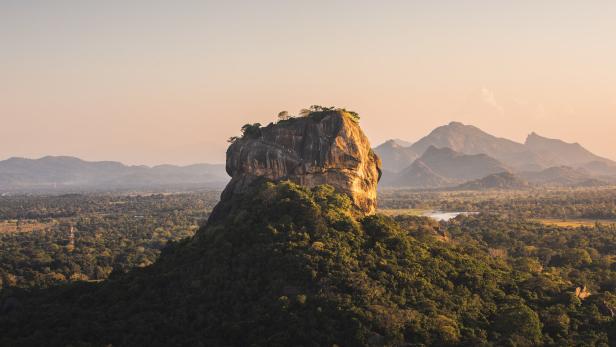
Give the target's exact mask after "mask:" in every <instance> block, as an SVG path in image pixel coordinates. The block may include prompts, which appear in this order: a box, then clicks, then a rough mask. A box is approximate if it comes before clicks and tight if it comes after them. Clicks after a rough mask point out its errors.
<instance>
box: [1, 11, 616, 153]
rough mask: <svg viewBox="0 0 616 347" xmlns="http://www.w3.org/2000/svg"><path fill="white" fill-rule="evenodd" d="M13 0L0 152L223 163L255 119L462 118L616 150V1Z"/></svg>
mask: <svg viewBox="0 0 616 347" xmlns="http://www.w3.org/2000/svg"><path fill="white" fill-rule="evenodd" d="M221 3H222V2H221V1H104V2H87V4H86V2H84V1H77V0H75V1H62V0H59V1H34V0H8V1H2V2H0V43H1V45H0V159H4V158H8V157H11V156H24V157H40V156H43V155H48V154H50V155H74V156H78V157H81V158H84V159H89V160H119V161H122V162H125V163H128V164H158V163H175V164H188V163H194V162H223V161H224V151H225V148H226V142H225V141H226V139H227V138H228V137H230V136H232V135H236V134H238V132H239V128H240V127H241V126H242V125H243V124H244V123H247V122H261V123H263V124H267V123H268V122H270V121H273V120H274V119H275V115H276V114H277V113H278V112H279V111H281V110H288V111H290V112H291V113H294V112H297V111H298V110H299V109H301V108H303V107H307V106H309V105H311V104H321V105H326V106H330V105H336V106H341V107H346V108H349V109H352V110H356V111H358V112H359V113H360V114H361V116H362V120H361V124H362V126H363V128H364V130H365V131H366V133H367V134H368V136H369V137H370V139H371V142H372V144H373V145H377V144H379V143H381V142H383V141H385V140H387V139H389V138H401V139H405V140H417V139H418V138H420V137H421V136H423V135H425V134H427V133H428V132H429V131H430V130H432V129H433V128H434V127H436V126H439V125H443V124H446V123H448V122H450V121H452V120H457V121H462V122H464V123H468V124H473V125H476V126H478V127H480V128H482V129H484V130H486V131H488V132H491V133H493V134H495V135H498V136H503V137H508V138H511V139H513V140H517V141H523V140H524V138H525V136H526V135H527V134H528V133H530V132H531V131H536V132H537V133H539V134H541V135H544V136H548V137H558V138H562V139H563V140H566V141H570V142H580V143H582V144H583V145H584V146H586V147H587V148H589V149H590V150H592V151H594V152H596V153H597V154H600V155H603V156H607V157H610V158H613V159H616V136H615V135H614V134H613V133H614V132H616V63H615V62H616V38H615V35H616V2H614V1H507V2H505V1H424V2H419V1H357V0H356V1H301V2H300V1H258V2H257V1H225V4H221Z"/></svg>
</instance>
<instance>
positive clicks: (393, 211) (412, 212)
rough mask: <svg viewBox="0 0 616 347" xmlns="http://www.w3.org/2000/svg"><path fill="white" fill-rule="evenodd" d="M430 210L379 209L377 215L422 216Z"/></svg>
mask: <svg viewBox="0 0 616 347" xmlns="http://www.w3.org/2000/svg"><path fill="white" fill-rule="evenodd" d="M431 211H432V210H427V209H421V208H399V209H396V208H385V209H379V210H378V213H382V214H384V215H386V216H400V215H411V216H423V215H425V214H426V213H428V212H431Z"/></svg>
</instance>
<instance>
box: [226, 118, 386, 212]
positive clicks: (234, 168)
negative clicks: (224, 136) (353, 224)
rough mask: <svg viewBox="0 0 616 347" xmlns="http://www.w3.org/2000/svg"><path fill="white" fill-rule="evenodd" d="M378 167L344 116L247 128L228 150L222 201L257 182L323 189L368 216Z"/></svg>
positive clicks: (373, 201)
mask: <svg viewBox="0 0 616 347" xmlns="http://www.w3.org/2000/svg"><path fill="white" fill-rule="evenodd" d="M380 166H381V162H380V159H379V158H378V157H377V156H376V154H374V152H373V151H372V150H371V148H370V143H369V142H368V139H367V137H366V136H365V135H364V133H363V131H362V130H361V128H360V127H359V125H358V124H357V122H355V121H354V120H353V119H352V118H351V117H350V116H349V115H348V114H346V113H345V112H343V111H328V112H319V113H317V114H313V115H310V116H307V117H301V118H292V119H289V120H285V121H281V122H278V123H277V124H270V125H268V126H266V127H261V128H258V129H257V128H252V129H250V131H246V132H245V134H244V136H243V137H241V138H239V139H237V140H236V141H235V142H234V143H233V144H232V145H231V146H229V149H228V150H227V165H226V170H227V173H228V174H229V175H230V176H231V177H232V178H231V181H230V182H229V184H228V185H227V187H226V188H225V190H224V192H223V194H222V200H225V199H227V198H230V197H232V196H233V195H235V194H239V193H242V192H243V191H245V190H246V188H247V187H248V186H249V185H250V184H251V183H252V182H254V181H255V180H256V179H258V178H260V177H263V178H267V179H269V180H273V181H281V180H290V181H292V182H294V183H297V184H300V185H304V186H307V187H314V186H317V185H321V184H329V185H331V186H333V187H334V188H335V189H336V190H337V191H338V192H341V193H345V194H347V195H348V196H349V197H351V199H352V201H353V203H354V204H355V205H356V206H357V207H358V208H359V210H360V211H362V212H364V213H374V211H375V209H376V187H377V183H378V180H379V178H380V172H381V171H380V170H381V169H380Z"/></svg>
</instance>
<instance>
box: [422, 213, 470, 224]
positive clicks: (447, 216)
mask: <svg viewBox="0 0 616 347" xmlns="http://www.w3.org/2000/svg"><path fill="white" fill-rule="evenodd" d="M471 214H477V212H442V211H427V212H424V213H423V214H422V216H425V217H430V218H433V219H436V220H437V221H439V222H440V221H445V222H447V221H450V220H452V219H454V218H456V217H457V216H459V215H465V216H468V215H471Z"/></svg>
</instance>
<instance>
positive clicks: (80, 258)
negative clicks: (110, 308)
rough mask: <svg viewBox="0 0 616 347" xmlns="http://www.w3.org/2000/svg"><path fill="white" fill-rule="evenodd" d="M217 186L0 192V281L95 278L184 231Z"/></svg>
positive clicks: (209, 203)
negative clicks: (142, 192) (178, 190)
mask: <svg viewBox="0 0 616 347" xmlns="http://www.w3.org/2000/svg"><path fill="white" fill-rule="evenodd" d="M218 196H219V193H218V192H204V193H194V194H169V195H162V194H155V195H146V196H116V195H62V196H46V197H45V196H44V197H37V196H15V197H1V198H0V287H2V286H5V287H8V286H17V287H46V286H49V285H52V284H55V283H58V282H67V281H77V280H79V281H84V280H85V281H96V280H102V279H105V278H107V277H108V276H109V274H110V273H111V272H112V271H113V270H116V271H121V272H125V271H128V270H129V269H130V268H133V267H137V266H138V267H143V266H147V265H150V264H152V263H153V262H154V261H155V260H156V258H157V257H158V255H159V254H160V250H161V249H162V248H163V247H164V246H165V244H166V243H167V242H168V241H170V240H175V241H177V240H180V239H183V238H186V237H189V236H192V235H193V234H194V232H195V231H196V230H197V228H198V226H199V224H200V223H201V222H203V221H204V220H205V218H206V217H207V214H208V211H210V210H211V209H212V208H213V206H214V205H215V204H216V202H217V201H218Z"/></svg>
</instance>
